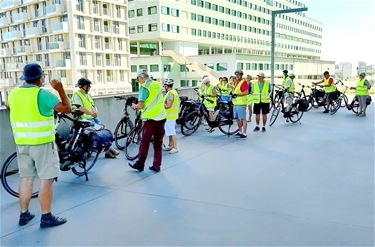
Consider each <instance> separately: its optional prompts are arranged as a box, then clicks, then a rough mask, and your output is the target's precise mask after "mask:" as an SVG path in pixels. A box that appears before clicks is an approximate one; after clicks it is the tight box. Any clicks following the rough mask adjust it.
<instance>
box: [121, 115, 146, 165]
mask: <svg viewBox="0 0 375 247" xmlns="http://www.w3.org/2000/svg"><path fill="white" fill-rule="evenodd" d="M142 129H143V122H142V118H141V111H139V110H137V111H136V117H135V120H134V127H133V128H132V129H131V130H130V132H129V133H128V136H127V137H126V142H125V156H126V158H127V159H128V160H135V159H136V158H138V154H139V145H140V144H141V139H142Z"/></svg>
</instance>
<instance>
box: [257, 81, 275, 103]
mask: <svg viewBox="0 0 375 247" xmlns="http://www.w3.org/2000/svg"><path fill="white" fill-rule="evenodd" d="M269 88H270V83H269V82H268V81H265V82H264V84H263V89H262V92H260V87H259V82H257V81H256V82H254V94H253V103H254V104H259V103H270V102H271V98H270V93H269Z"/></svg>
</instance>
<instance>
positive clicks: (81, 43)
mask: <svg viewBox="0 0 375 247" xmlns="http://www.w3.org/2000/svg"><path fill="white" fill-rule="evenodd" d="M78 45H79V47H81V48H86V36H85V35H84V34H78Z"/></svg>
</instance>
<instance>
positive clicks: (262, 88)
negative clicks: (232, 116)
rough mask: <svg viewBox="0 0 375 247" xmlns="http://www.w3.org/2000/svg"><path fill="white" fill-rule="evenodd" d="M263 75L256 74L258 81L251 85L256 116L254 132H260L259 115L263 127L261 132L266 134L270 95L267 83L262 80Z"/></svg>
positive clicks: (268, 83) (269, 87)
mask: <svg viewBox="0 0 375 247" xmlns="http://www.w3.org/2000/svg"><path fill="white" fill-rule="evenodd" d="M264 77H265V76H264V73H259V74H258V81H256V82H254V84H253V90H252V91H253V102H254V114H255V115H256V118H255V120H256V127H255V128H254V131H255V132H257V131H259V130H260V128H259V123H260V114H261V113H262V115H263V127H262V132H266V123H267V114H268V113H269V112H270V102H271V98H270V93H271V85H270V82H269V81H265V80H264Z"/></svg>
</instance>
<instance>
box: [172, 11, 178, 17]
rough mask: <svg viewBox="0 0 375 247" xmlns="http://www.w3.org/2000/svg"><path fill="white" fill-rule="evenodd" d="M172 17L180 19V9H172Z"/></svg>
mask: <svg viewBox="0 0 375 247" xmlns="http://www.w3.org/2000/svg"><path fill="white" fill-rule="evenodd" d="M172 16H175V17H179V16H180V11H179V10H178V9H172Z"/></svg>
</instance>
